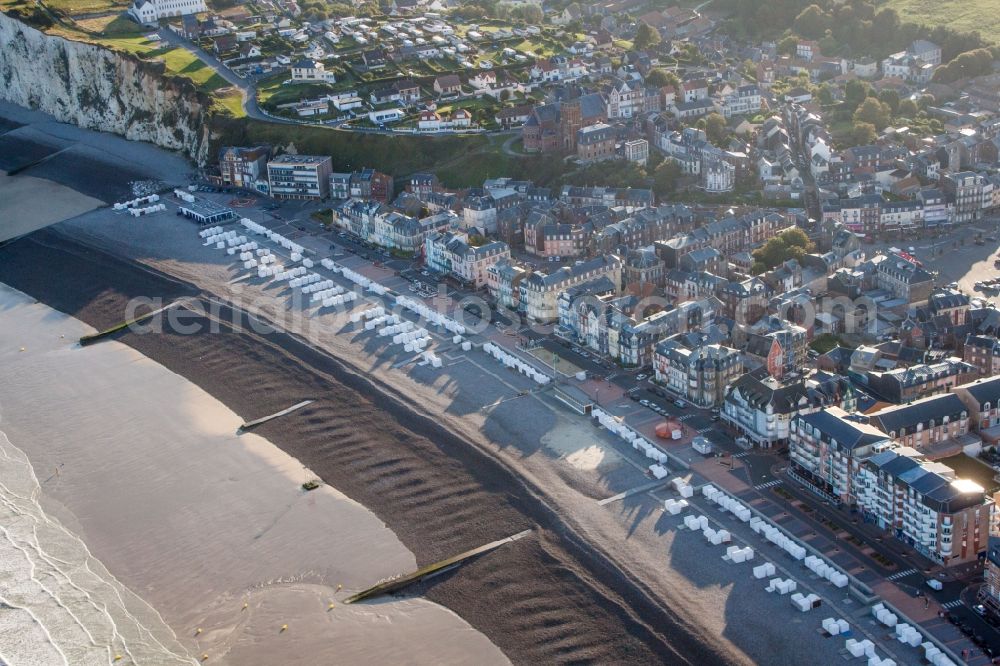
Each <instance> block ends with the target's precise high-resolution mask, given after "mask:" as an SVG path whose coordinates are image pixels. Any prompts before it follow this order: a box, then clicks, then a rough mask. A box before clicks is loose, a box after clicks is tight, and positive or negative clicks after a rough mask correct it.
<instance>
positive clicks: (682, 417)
mask: <svg viewBox="0 0 1000 666" xmlns="http://www.w3.org/2000/svg"><path fill="white" fill-rule="evenodd" d="M696 416H698V415H697V414H685V415H684V416H678V417H677V420H678V421H690V420H691V419H693V418H695V417H696Z"/></svg>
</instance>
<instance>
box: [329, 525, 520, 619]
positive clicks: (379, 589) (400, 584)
mask: <svg viewBox="0 0 1000 666" xmlns="http://www.w3.org/2000/svg"><path fill="white" fill-rule="evenodd" d="M529 534H531V530H524V531H523V532H518V533H517V534H514V535H512V536H509V537H507V538H506V539H500V540H499V541H493V542H491V543H488V544H485V545H483V546H479V547H478V548H473V549H472V550H467V551H465V552H464V553H459V554H458V555H453V556H451V557H449V558H446V559H443V560H441V561H439V562H435V563H433V564H428V565H427V566H425V567H421V568H419V569H417V570H416V571H414V572H413V573H409V574H404V575H402V576H399V577H398V578H393V579H391V580H387V581H382V582H380V583H377V584H375V585H372V586H371V587H369V588H367V589H365V590H361V591H360V592H358V593H357V594H354V595H352V596H350V597H348V598H347V599H345V600H344V603H345V604H353V603H355V602H357V601H363V600H365V599H370V598H372V597H378V596H381V595H383V594H390V593H392V592H395V591H397V590H401V589H403V588H404V587H407V586H409V585H412V584H413V583H417V582H420V581H422V580H425V579H427V578H431V577H433V576H437V575H440V574H443V573H444V572H446V571H448V570H450V569H454V568H455V567H457V566H459V565H461V564H463V563H465V562H467V561H468V560H470V559H472V558H474V557H477V556H479V555H482V554H484V553H488V552H490V551H491V550H496V549H497V548H499V547H500V546H503V545H505V544H508V543H513V542H515V541H517V540H519V539H523V538H524V537H526V536H528V535H529Z"/></svg>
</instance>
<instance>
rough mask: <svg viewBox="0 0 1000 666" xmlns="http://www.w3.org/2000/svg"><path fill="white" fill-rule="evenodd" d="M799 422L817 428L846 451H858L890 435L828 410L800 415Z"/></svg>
mask: <svg viewBox="0 0 1000 666" xmlns="http://www.w3.org/2000/svg"><path fill="white" fill-rule="evenodd" d="M798 418H799V420H801V421H804V422H806V423H808V424H809V425H811V426H812V427H814V428H817V429H818V430H819V431H820V432H821V433H823V434H824V435H827V436H829V438H830V439H835V440H837V444H838V445H839V446H840V447H841V448H845V449H851V450H854V449H858V448H861V447H863V446H868V445H869V444H874V443H875V442H880V441H882V440H885V439H888V435H886V434H885V433H883V432H881V431H879V430H878V429H877V428H875V427H874V426H870V425H868V424H866V423H860V422H852V421H851V420H850V417H848V418H842V417H840V416H839V415H837V414H834V413H831V412H829V411H827V410H822V411H818V412H813V413H812V414H804V415H800V416H799V417H798Z"/></svg>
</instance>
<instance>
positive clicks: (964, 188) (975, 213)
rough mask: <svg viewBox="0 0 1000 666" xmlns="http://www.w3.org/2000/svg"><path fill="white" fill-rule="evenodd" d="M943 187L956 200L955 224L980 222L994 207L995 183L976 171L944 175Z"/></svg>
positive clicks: (942, 179)
mask: <svg viewBox="0 0 1000 666" xmlns="http://www.w3.org/2000/svg"><path fill="white" fill-rule="evenodd" d="M941 187H942V189H943V190H944V191H945V192H946V193H947V194H950V195H951V196H952V197H954V199H955V209H954V214H953V220H954V221H955V222H958V223H962V222H972V221H974V220H978V219H980V218H981V217H982V216H983V213H984V211H986V210H987V209H989V208H990V207H992V205H993V183H992V182H991V181H990V180H989V179H988V178H986V177H985V176H983V175H982V174H978V173H976V172H974V171H960V172H958V173H948V174H944V175H943V176H942V178H941Z"/></svg>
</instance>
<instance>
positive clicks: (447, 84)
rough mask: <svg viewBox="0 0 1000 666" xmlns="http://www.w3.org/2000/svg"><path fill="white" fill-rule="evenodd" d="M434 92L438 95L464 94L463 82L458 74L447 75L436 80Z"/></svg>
mask: <svg viewBox="0 0 1000 666" xmlns="http://www.w3.org/2000/svg"><path fill="white" fill-rule="evenodd" d="M434 92H436V93H437V94H438V95H457V94H460V93H461V92H462V80H461V79H459V78H458V75H457V74H446V75H444V76H439V77H437V78H436V79H434Z"/></svg>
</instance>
